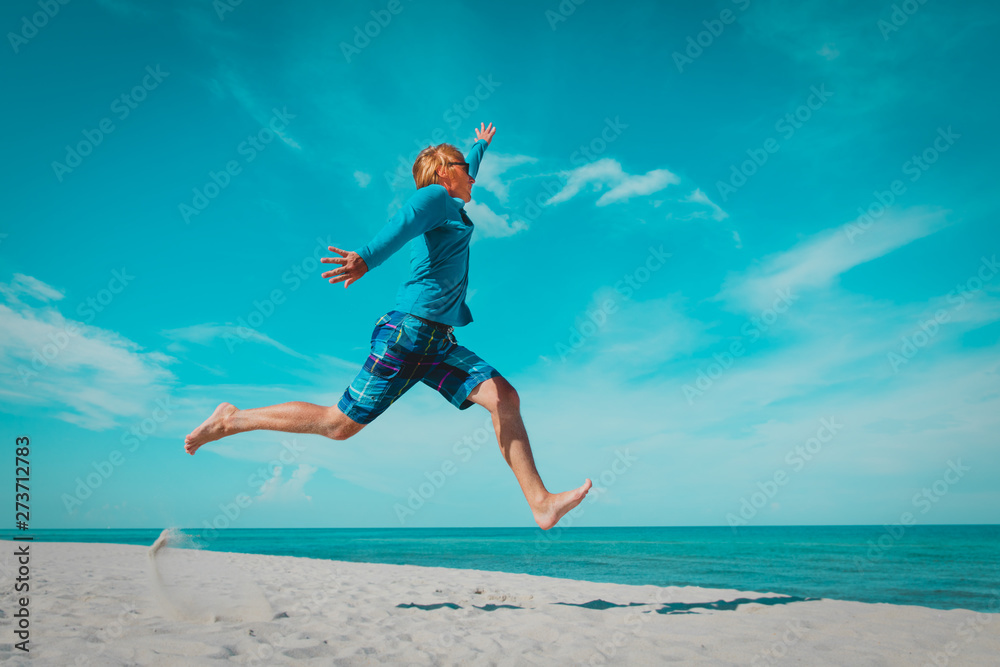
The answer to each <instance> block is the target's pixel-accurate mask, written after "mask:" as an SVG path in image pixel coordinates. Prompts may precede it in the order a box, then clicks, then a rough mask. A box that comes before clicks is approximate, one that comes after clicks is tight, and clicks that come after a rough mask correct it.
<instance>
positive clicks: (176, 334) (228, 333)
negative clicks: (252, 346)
mask: <svg viewBox="0 0 1000 667" xmlns="http://www.w3.org/2000/svg"><path fill="white" fill-rule="evenodd" d="M161 333H162V335H164V336H166V337H167V338H169V339H171V340H173V341H179V340H181V341H187V342H189V343H195V344H197V345H205V346H208V345H212V344H213V343H215V341H217V340H221V341H223V342H227V341H228V343H229V344H230V345H236V344H239V343H242V342H254V343H259V344H261V345H268V346H270V347H273V348H274V349H276V350H280V351H281V352H284V353H285V354H288V355H290V356H293V357H295V358H296V359H303V360H308V359H309V357H307V356H305V355H303V354H299V353H298V352H296V351H295V350H293V349H291V348H290V347H288V346H287V345H284V344H282V343H279V342H278V341H276V340H274V339H273V338H271V337H270V336H268V335H267V334H264V333H261V332H260V331H257V330H256V329H251V328H250V327H244V326H238V325H233V324H216V323H215V322H207V323H205V324H193V325H191V326H187V327H180V328H178V329H167V330H165V331H162V332H161Z"/></svg>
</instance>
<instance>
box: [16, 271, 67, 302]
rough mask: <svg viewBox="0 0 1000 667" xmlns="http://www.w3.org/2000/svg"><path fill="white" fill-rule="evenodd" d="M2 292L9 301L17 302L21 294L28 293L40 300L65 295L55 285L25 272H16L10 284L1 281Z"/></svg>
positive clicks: (55, 298)
mask: <svg viewBox="0 0 1000 667" xmlns="http://www.w3.org/2000/svg"><path fill="white" fill-rule="evenodd" d="M0 294H3V295H4V296H5V297H6V299H7V300H8V301H9V302H16V303H20V300H19V299H18V298H17V297H18V295H19V294H27V295H28V296H32V297H34V298H36V299H38V300H40V301H59V300H60V299H62V298H63V297H64V296H65V294H64V293H63V292H61V291H59V290H57V289H56V288H55V287H52V286H51V285H46V284H45V283H43V282H42V281H41V280H38V279H37V278H34V277H32V276H26V275H24V274H23V273H15V274H14V279H13V280H12V281H11V282H10V283H9V284H8V283H0Z"/></svg>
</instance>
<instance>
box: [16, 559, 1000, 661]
mask: <svg viewBox="0 0 1000 667" xmlns="http://www.w3.org/2000/svg"><path fill="white" fill-rule="evenodd" d="M20 544H22V543H12V542H4V543H3V545H2V547H3V553H4V556H3V558H2V559H0V580H2V582H3V585H2V593H0V610H2V613H0V631H2V633H3V638H2V640H0V662H4V663H5V664H11V665H20V664H28V660H29V657H27V655H26V654H24V653H23V652H22V651H20V650H18V649H17V648H16V647H15V643H16V642H18V641H20V640H19V639H18V638H17V636H16V635H15V631H16V630H17V629H18V623H19V618H23V615H22V616H21V617H18V616H17V614H18V613H19V610H20V609H21V608H22V607H21V605H20V601H19V598H20V597H21V596H23V595H24V594H23V593H18V594H15V592H14V584H15V579H16V577H17V576H18V567H19V566H18V564H17V560H16V558H15V557H14V556H13V554H14V552H15V549H16V548H17V546H20ZM627 566H628V564H627V563H623V564H622V567H627ZM29 567H30V574H29V577H30V587H31V588H30V593H29V594H28V597H29V600H28V614H29V616H28V618H29V619H30V625H29V632H30V635H29V637H30V641H29V644H28V647H29V648H30V660H31V663H32V664H34V665H219V664H242V665H286V664H288V665H291V664H295V665H370V664H417V665H470V664H472V665H493V664H495V665H572V664H585V665H586V664H629V665H632V664H635V665H660V664H664V663H678V664H713V665H770V664H808V665H925V664H930V665H991V664H992V665H995V664H997V660H998V658H997V656H1000V622H998V621H1000V615H998V614H982V613H977V612H972V611H966V610H952V611H941V610H937V609H929V608H923V607H910V606H897V605H888V604H864V603H860V602H848V601H838V600H826V599H802V598H796V597H790V596H786V595H782V594H780V592H776V593H755V592H749V591H736V590H714V589H706V588H693V587H684V588H677V587H668V588H659V587H655V586H627V585H620V584H604V583H592V582H585V581H575V580H570V579H557V578H551V577H538V576H530V575H520V574H506V573H500V572H482V571H476V570H457V569H445V568H427V567H416V566H409V565H404V566H401V565H383V564H367V563H348V562H336V561H326V560H318V559H311V558H292V557H286V556H260V555H251V554H238V553H218V552H210V551H199V550H192V549H176V548H171V547H169V546H167V547H165V548H162V549H160V550H159V551H157V552H156V553H155V555H151V554H150V549H149V548H147V547H142V546H127V545H114V544H79V543H46V542H39V543H32V544H31V545H30V564H29Z"/></svg>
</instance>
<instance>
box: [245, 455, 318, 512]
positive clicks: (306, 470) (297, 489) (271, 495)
mask: <svg viewBox="0 0 1000 667" xmlns="http://www.w3.org/2000/svg"><path fill="white" fill-rule="evenodd" d="M317 470H318V468H317V467H316V466H314V465H309V464H307V463H303V464H301V465H299V466H298V467H296V468H295V471H294V472H293V473H292V476H291V477H289V478H288V479H285V478H284V470H283V468H282V467H281V466H275V468H274V474H273V475H272V476H271V478H270V479H269V480H267V481H266V482H264V484H263V485H261V487H260V492H259V493H258V494H257V498H256V499H257V500H258V501H260V502H285V503H288V502H298V501H303V500H305V501H311V500H312V497H311V496H307V495H306V493H305V485H306V482H308V481H309V480H310V479H312V476H313V475H314V474H315V473H316V471H317Z"/></svg>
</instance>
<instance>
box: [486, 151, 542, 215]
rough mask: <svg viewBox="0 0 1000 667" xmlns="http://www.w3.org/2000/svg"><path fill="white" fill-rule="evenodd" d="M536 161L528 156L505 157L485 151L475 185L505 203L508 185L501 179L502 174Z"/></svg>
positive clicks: (507, 195)
mask: <svg viewBox="0 0 1000 667" xmlns="http://www.w3.org/2000/svg"><path fill="white" fill-rule="evenodd" d="M537 161H538V159H537V158H534V157H531V156H530V155H506V154H504V153H493V152H491V151H489V150H487V152H486V157H484V158H483V164H482V167H481V168H480V169H479V173H478V174H477V175H476V185H477V186H479V187H481V188H483V189H485V190H488V191H490V192H492V193H493V194H494V195H495V196H496V198H497V199H499V200H500V201H501V202H506V201H507V198H508V197H509V196H510V185H509V182H508V180H507V179H504V178H501V177H502V176H503V174H505V173H506V172H507V171H509V170H511V169H513V168H514V167H518V166H520V165H524V164H534V163H535V162H537Z"/></svg>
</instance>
